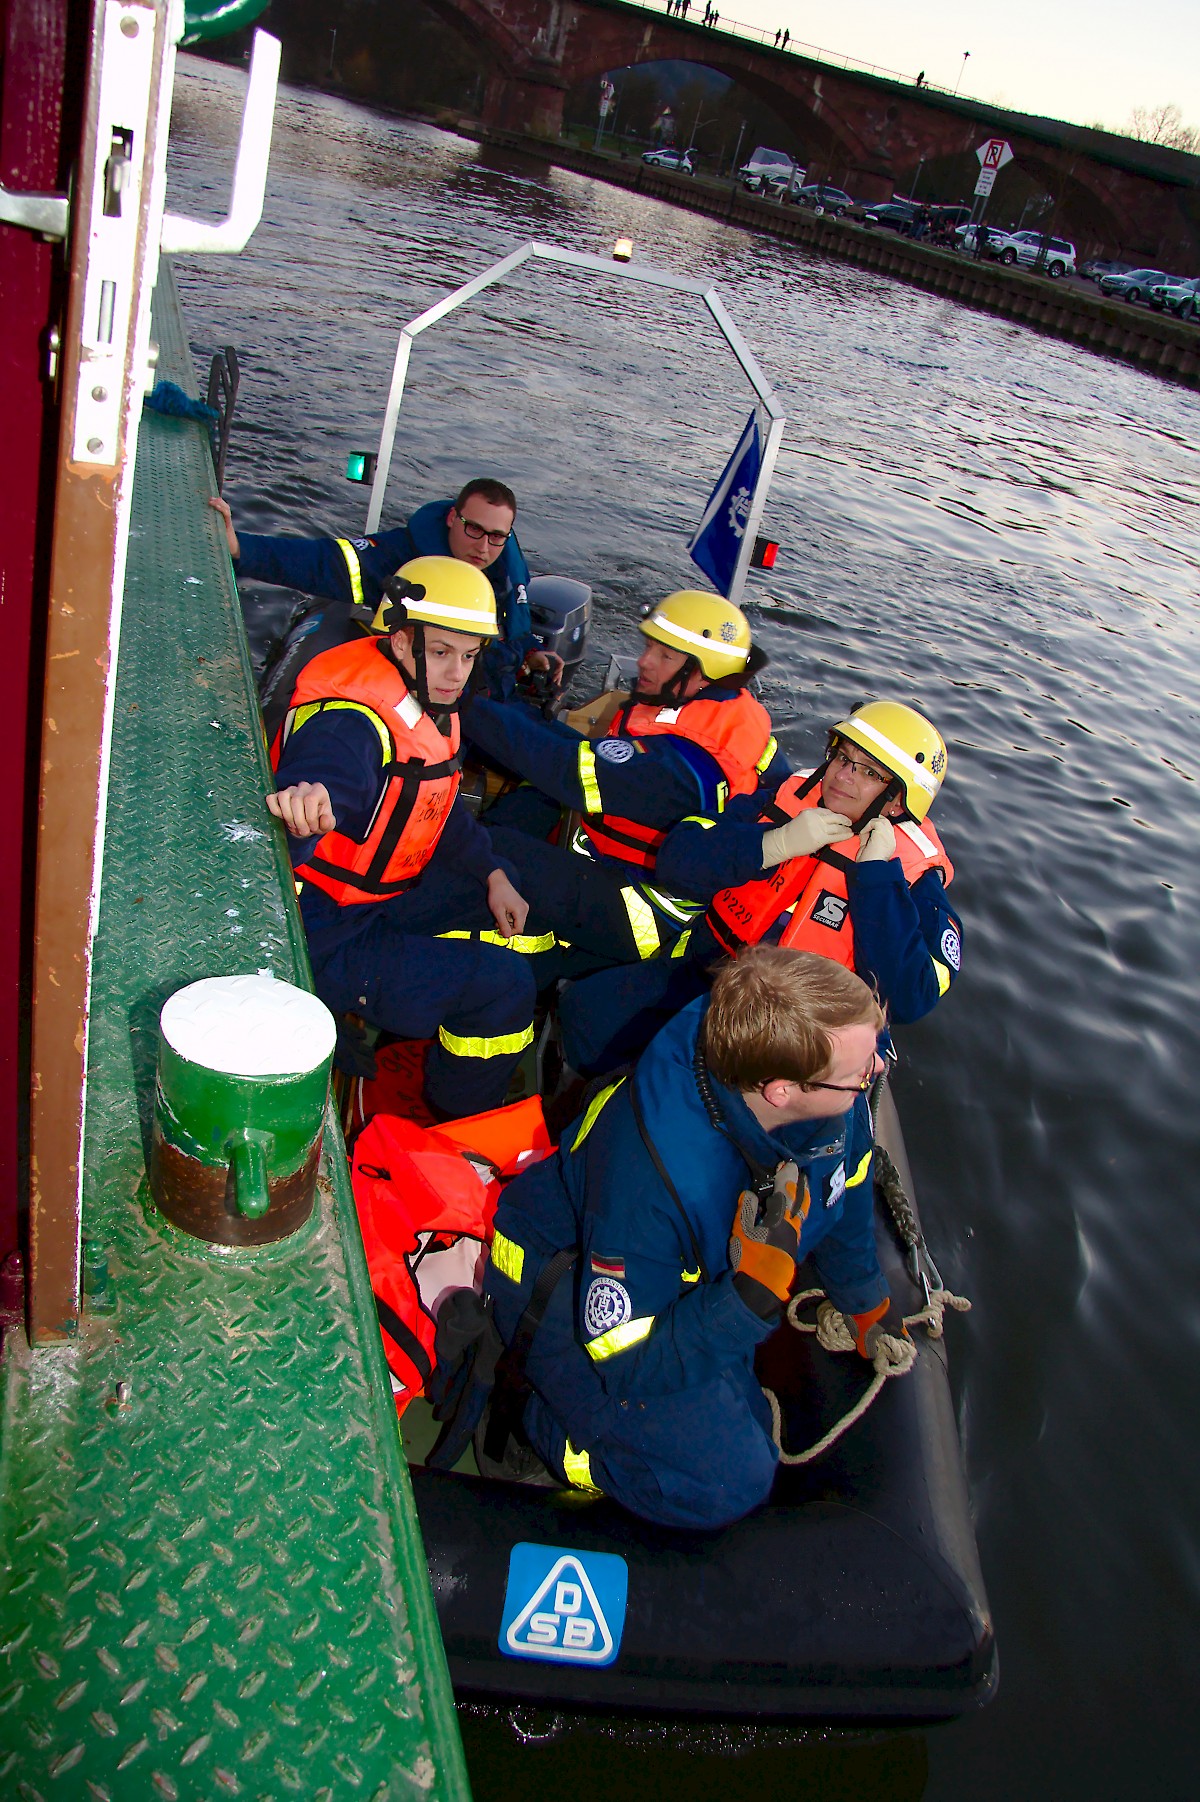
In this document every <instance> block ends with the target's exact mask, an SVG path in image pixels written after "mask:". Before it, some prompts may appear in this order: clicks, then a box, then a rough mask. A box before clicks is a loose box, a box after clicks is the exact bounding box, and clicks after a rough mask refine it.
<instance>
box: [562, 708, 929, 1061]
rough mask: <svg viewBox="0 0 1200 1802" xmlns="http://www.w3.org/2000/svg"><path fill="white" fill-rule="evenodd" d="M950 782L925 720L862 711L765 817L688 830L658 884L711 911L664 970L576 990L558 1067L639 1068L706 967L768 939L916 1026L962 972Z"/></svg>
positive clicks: (908, 711)
mask: <svg viewBox="0 0 1200 1802" xmlns="http://www.w3.org/2000/svg"><path fill="white" fill-rule="evenodd" d="M945 774H946V747H945V744H944V743H943V741H942V738H941V736H940V734H939V733H938V732H937V731H936V730H935V728H934V727H933V726H932V725H931V724H930V722H929V721H928V720H927V719H926V718H925V717H924V716H923V715H922V714H920V713H918V712H917V711H916V710H915V708H912V707H906V706H904V705H902V704H901V703H900V702H896V701H872V702H868V703H867V705H866V706H863V707H859V708H857V709H856V710H855V711H854V712H853V713H851V714H849V715H848V716H847V717H846V718H845V719H843V720H839V721H838V723H837V724H836V725H835V726H834V727H833V728H832V731H831V733H830V738H829V749H828V753H827V755H826V758H825V761H824V763H822V764H821V766H820V768H819V769H816V770H813V771H811V772H807V773H802V774H799V775H793V776H789V777H788V779H787V780H786V781H785V782H783V783H782V784H781V785H780V787H779V788H778V789H777V790H776V792H775V795H774V798H773V800H772V801H771V802H770V803H769V804H768V805H767V806H766V807H763V806H762V804H761V802H758V803H755V802H754V801H753V800H750V801H739V802H734V803H732V804H731V805H730V808H729V810H728V811H727V813H726V814H725V815H724V817H723V818H721V819H720V820H715V819H713V818H712V817H708V816H702V815H701V816H693V817H692V818H690V819H688V820H686V821H684V822H682V823H681V824H680V825H679V826H677V827H676V828H675V830H674V831H673V832H672V833H670V834H669V835H668V837H667V839H666V840H665V842H664V844H663V846H662V848H661V850H660V852H659V858H658V873H659V875H660V877H661V878H662V880H663V881H664V882H665V883H666V884H667V885H668V886H670V887H672V888H673V889H675V890H676V892H678V893H680V894H683V895H688V896H692V897H695V898H696V899H697V900H705V901H707V903H708V905H707V909H706V910H705V912H704V914H703V917H702V918H701V919H699V920H697V922H696V923H695V924H694V925H693V926H692V927H691V928H690V929H689V930H688V932H686V933H685V934H684V936H683V938H681V940H680V941H679V943H678V945H677V946H676V948H675V952H674V953H673V954H672V957H671V958H670V959H669V960H662V959H658V960H656V961H655V962H654V963H653V964H651V965H647V966H645V967H644V968H642V969H628V970H613V971H606V972H604V973H602V974H601V975H598V976H592V977H589V978H588V979H586V980H585V981H583V982H579V983H576V984H575V985H574V987H573V988H572V990H571V991H570V993H569V994H568V995H567V996H566V997H565V998H564V1001H563V1005H562V1011H561V1019H562V1027H563V1037H564V1049H565V1051H566V1055H567V1058H568V1061H569V1062H570V1063H571V1064H572V1065H573V1067H574V1068H576V1069H578V1070H580V1071H582V1072H583V1073H584V1074H594V1073H598V1072H601V1071H603V1070H606V1069H611V1068H613V1067H615V1066H616V1065H617V1064H619V1063H622V1062H624V1061H625V1060H627V1059H628V1058H629V1057H632V1056H635V1055H636V1054H637V1052H638V1051H640V1049H641V1048H642V1046H643V1045H644V1044H646V1043H647V1042H648V1040H649V1038H650V1037H651V1036H652V1034H653V1033H655V1032H656V1031H657V1030H658V1029H659V1027H660V1026H661V1025H662V1024H663V1022H664V1020H666V1019H669V1018H670V1017H671V1016H672V1015H673V1014H674V1013H675V1012H677V1010H678V1009H679V1008H680V1007H683V1006H685V1005H686V1004H687V1003H688V1002H689V1001H690V1000H692V999H693V998H694V997H695V996H696V995H698V994H700V993H702V992H703V991H704V990H705V989H706V988H707V986H708V983H709V980H710V974H709V971H710V966H711V964H712V962H713V959H714V958H717V957H720V956H721V955H722V953H732V954H736V953H737V952H738V951H740V950H741V949H742V948H743V947H744V946H746V945H752V944H757V943H759V941H760V940H762V939H773V940H776V941H777V942H778V943H780V944H783V945H794V946H796V947H798V948H799V949H800V950H804V951H814V952H817V953H818V954H819V955H821V956H823V957H829V958H832V959H834V960H835V962H837V963H841V964H844V965H845V967H846V968H847V969H852V970H855V971H856V972H857V973H858V974H859V975H860V976H863V977H865V978H866V979H867V980H868V981H870V982H872V983H873V984H874V986H875V988H876V991H877V992H878V994H879V997H880V999H881V1000H882V1001H883V1002H884V1003H885V1004H886V1005H887V1007H888V1010H889V1017H890V1019H891V1021H892V1023H893V1024H905V1023H908V1022H910V1021H913V1020H919V1019H920V1018H921V1016H922V1015H923V1014H926V1013H928V1012H929V1011H930V1009H931V1008H932V1007H934V1006H935V1005H936V1003H937V1001H938V1000H939V998H940V997H941V996H942V995H944V994H945V992H946V990H947V989H948V988H949V987H950V984H951V983H952V982H953V980H954V978H955V976H956V975H957V973H958V970H959V967H960V965H961V962H962V926H961V924H960V922H959V919H958V915H957V913H956V912H955V911H954V910H953V909H952V907H951V905H950V903H949V900H948V899H947V896H946V885H947V884H948V883H949V882H950V880H951V878H952V877H953V874H954V871H953V866H952V865H951V862H950V859H949V857H948V856H947V854H946V850H945V847H944V845H943V844H942V841H941V839H940V838H939V837H938V834H937V830H936V828H935V827H934V826H933V825H932V824H931V822H930V820H929V818H928V812H929V808H930V805H931V803H932V801H933V799H934V797H935V796H936V794H937V793H938V790H939V789H940V788H941V785H942V782H943V780H944V778H945Z"/></svg>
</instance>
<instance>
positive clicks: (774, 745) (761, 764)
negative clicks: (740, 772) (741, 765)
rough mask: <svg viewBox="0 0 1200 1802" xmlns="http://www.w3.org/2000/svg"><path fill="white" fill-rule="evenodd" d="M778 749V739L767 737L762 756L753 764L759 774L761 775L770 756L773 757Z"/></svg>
mask: <svg viewBox="0 0 1200 1802" xmlns="http://www.w3.org/2000/svg"><path fill="white" fill-rule="evenodd" d="M778 749H779V741H778V740H777V739H775V738H769V739H768V740H767V748H766V750H765V751H764V752H763V754H762V756H761V757H760V758H759V760H758V762H757V763H756V764H755V766H754V767H755V769H756V770H757V771H758V773H759V775H760V776H761V775H762V773H763V771H764V770H765V769H766V768H767V765H768V764H769V763H770V761H771V759H772V757H774V755H775V753H776V751H777V750H778Z"/></svg>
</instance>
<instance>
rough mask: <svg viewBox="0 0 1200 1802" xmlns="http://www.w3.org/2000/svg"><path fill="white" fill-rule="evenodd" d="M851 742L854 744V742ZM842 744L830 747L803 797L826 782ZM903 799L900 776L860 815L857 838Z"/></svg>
mask: <svg viewBox="0 0 1200 1802" xmlns="http://www.w3.org/2000/svg"><path fill="white" fill-rule="evenodd" d="M850 742H851V743H853V740H851V741H850ZM841 743H842V740H841V739H838V740H837V742H836V743H834V744H831V745H830V747H829V751H828V753H827V755H826V758H825V761H824V763H823V764H822V765H821V767H820V769H819V770H814V771H813V773H812V775H811V776H810V777H809V778H808V781H807V782H806V783H805V784H804V787H803V788H802V789H801V790H800V793H801V794H802V795H807V794H809V793H810V792H811V790H812V789H814V788H815V787H816V785H817V783H818V782H824V780H825V772H826V770H827V769H828V768H829V766H830V764H831V763H832V762H833V754H834V752H835V751H836V750H837V748H838V745H839V744H841ZM859 748H860V747H859V746H857V745H856V746H855V749H856V750H858V749H859ZM903 799H904V784H903V783H902V782H901V780H900V778H899V776H893V777H892V779H891V781H890V782H889V783H888V785H887V787H886V788H885V789H883V790H882V792H881V793H880V794H878V795H876V797H875V799H874V800H873V801H872V802H871V804H870V806H869V807H864V808H863V810H862V812H861V813H860V814H859V816H858V820H857V822H856V824H855V827H854V832H855V836H856V837H860V836H861V834H862V830H863V827H864V826H869V825H870V824H871V821H872V820H877V819H878V818H879V816H880V814H881V813H882V812H883V810H884V808H885V807H886V806H887V805H888V802H889V801H903Z"/></svg>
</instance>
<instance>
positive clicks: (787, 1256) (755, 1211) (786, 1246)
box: [729, 1164, 809, 1320]
mask: <svg viewBox="0 0 1200 1802" xmlns="http://www.w3.org/2000/svg"><path fill="white" fill-rule="evenodd" d="M808 1201H809V1196H808V1184H807V1183H806V1182H804V1181H803V1179H802V1178H801V1176H800V1172H799V1170H798V1169H797V1167H796V1165H795V1164H781V1165H780V1167H779V1170H778V1172H777V1173H776V1177H775V1188H774V1190H773V1192H772V1193H771V1195H769V1196H768V1197H767V1200H766V1202H765V1203H762V1204H761V1205H760V1203H759V1199H758V1196H757V1195H755V1194H753V1193H752V1191H751V1190H749V1189H744V1190H743V1191H742V1193H741V1195H739V1196H738V1205H737V1213H736V1214H735V1215H734V1217H733V1234H732V1237H731V1238H730V1241H729V1262H730V1264H731V1266H732V1268H733V1286H734V1288H735V1289H736V1290H737V1292H738V1294H739V1295H740V1296H741V1298H742V1300H743V1301H744V1302H745V1304H746V1306H747V1307H748V1308H749V1309H750V1311H751V1313H752V1314H757V1315H758V1316H759V1318H760V1319H761V1320H770V1319H771V1318H772V1316H774V1315H777V1314H779V1313H780V1311H781V1310H782V1308H783V1305H784V1303H785V1302H786V1301H787V1298H788V1295H789V1293H790V1291H791V1287H792V1279H793V1277H794V1276H795V1274H796V1250H797V1247H798V1246H799V1243H800V1230H801V1228H802V1227H803V1225H804V1216H805V1215H806V1214H807V1213H808Z"/></svg>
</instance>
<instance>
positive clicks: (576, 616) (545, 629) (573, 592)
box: [528, 576, 592, 685]
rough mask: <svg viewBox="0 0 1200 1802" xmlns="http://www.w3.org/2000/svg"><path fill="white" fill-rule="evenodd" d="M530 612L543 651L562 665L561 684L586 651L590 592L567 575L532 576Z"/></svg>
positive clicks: (590, 600)
mask: <svg viewBox="0 0 1200 1802" xmlns="http://www.w3.org/2000/svg"><path fill="white" fill-rule="evenodd" d="M528 594H529V613H530V618H531V619H532V621H533V629H534V631H535V632H536V633H537V636H538V641H539V643H540V644H541V647H542V649H543V650H544V651H556V652H557V653H558V655H559V656H560V657H561V658H562V660H563V664H564V676H563V680H564V685H565V682H566V680H567V679H568V677H569V675H570V672H571V671H572V670H573V669H574V667H575V665H576V664H578V663H581V662H582V661H583V656H584V652H585V651H586V650H587V636H588V625H589V624H590V622H591V617H592V591H591V589H590V588H589V587H588V585H587V583H586V582H576V581H574V580H573V579H572V577H570V576H531V577H530V580H529V585H528Z"/></svg>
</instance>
